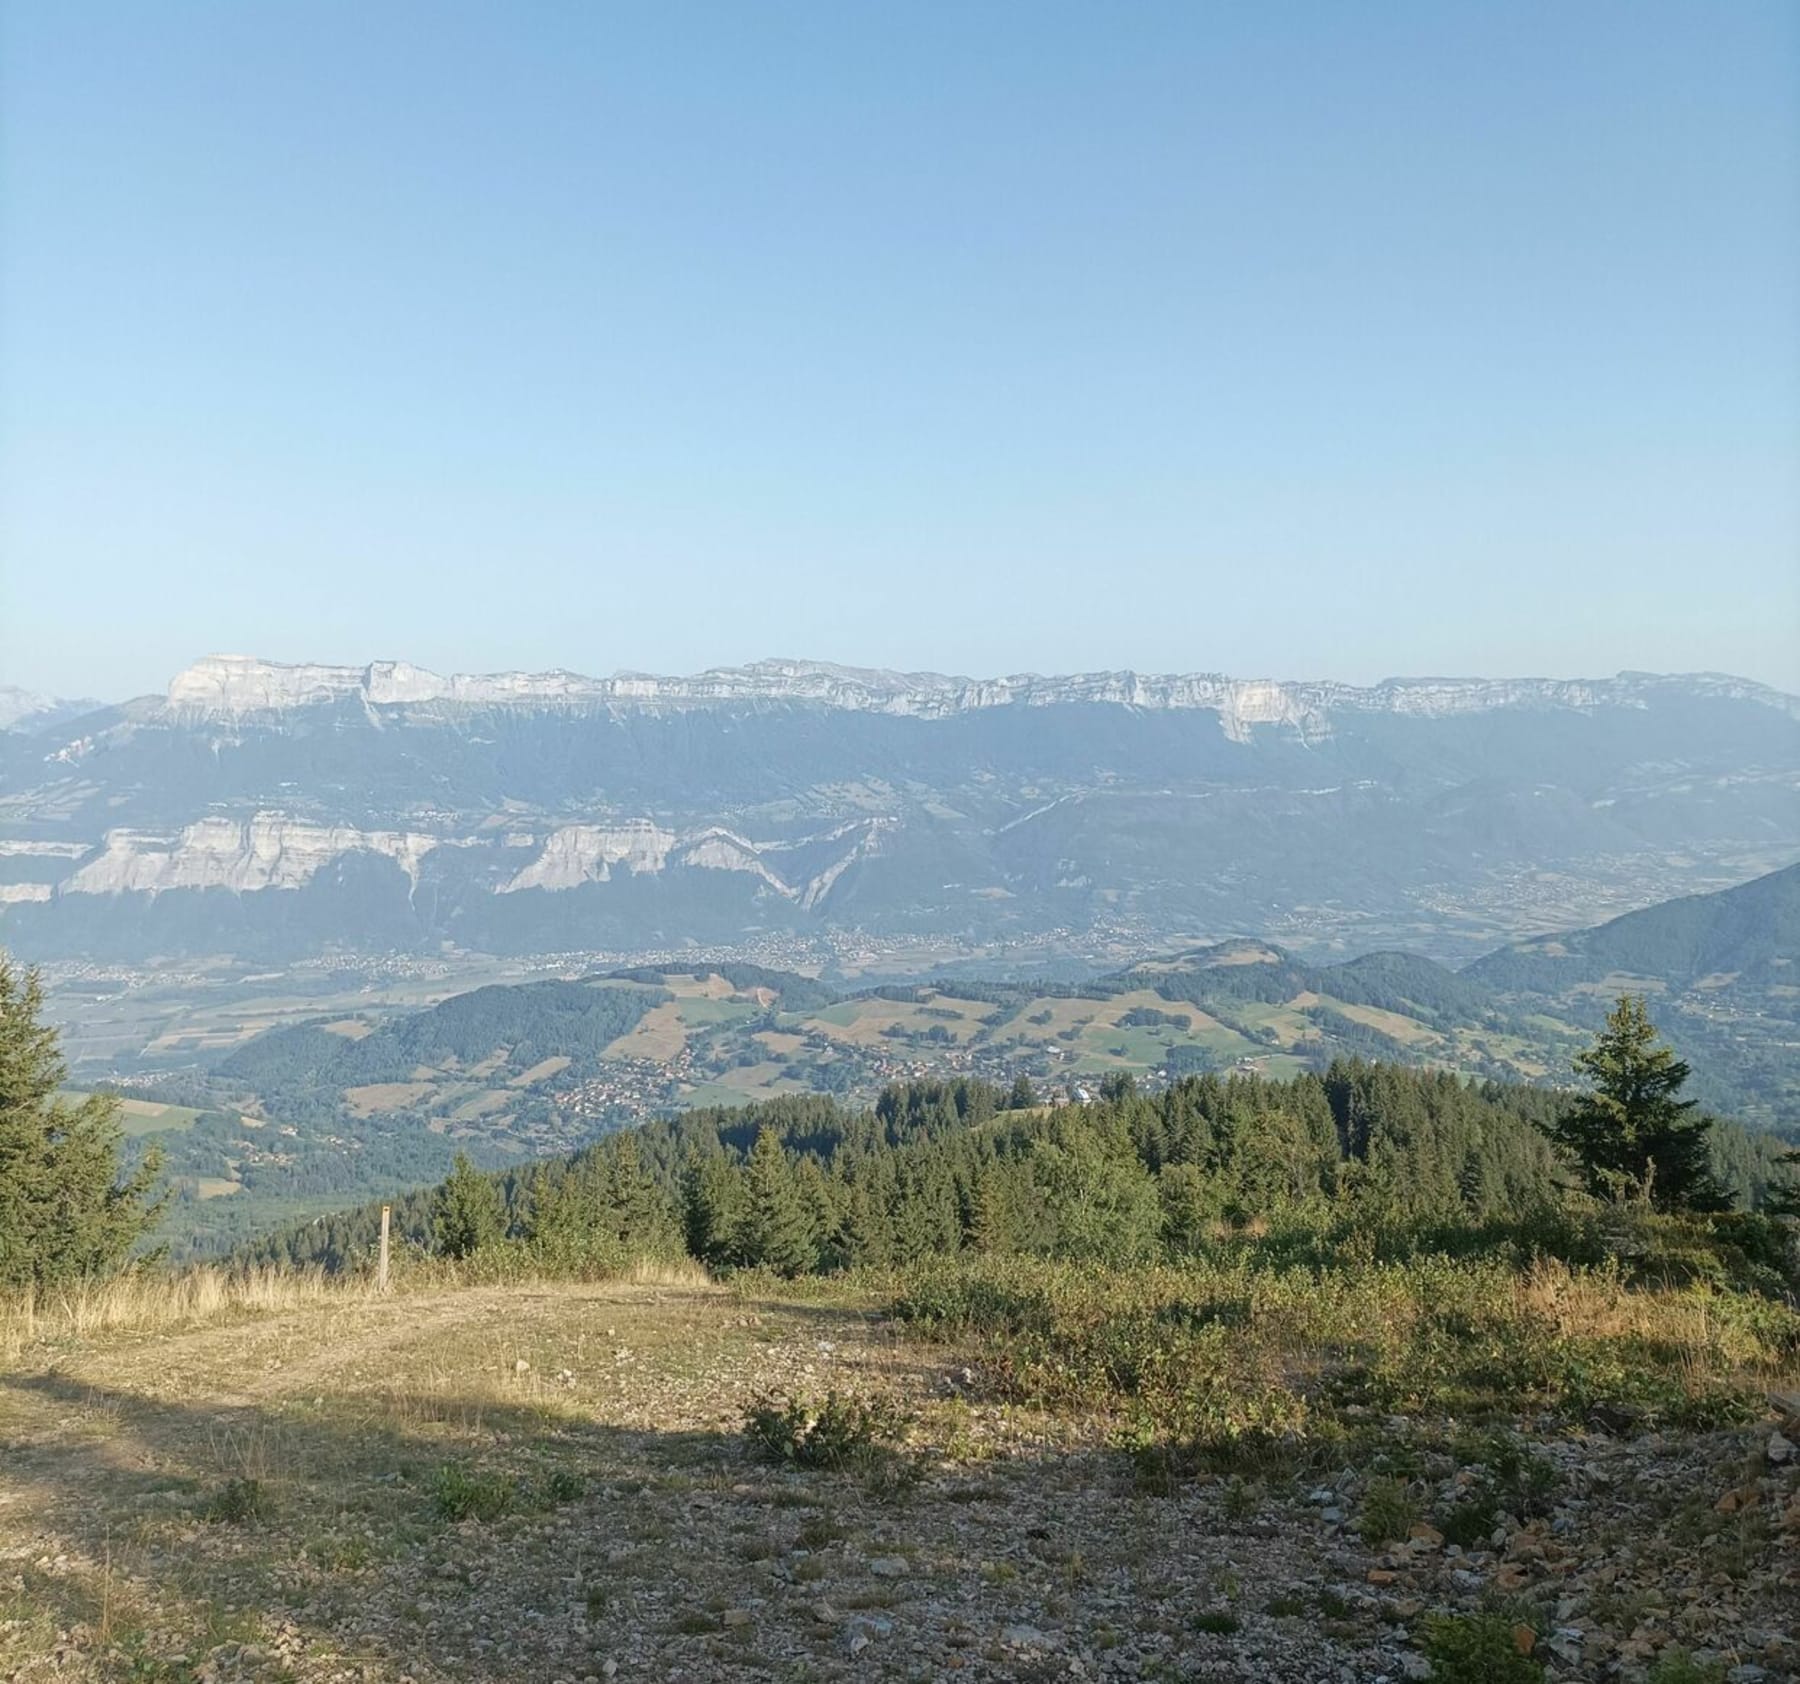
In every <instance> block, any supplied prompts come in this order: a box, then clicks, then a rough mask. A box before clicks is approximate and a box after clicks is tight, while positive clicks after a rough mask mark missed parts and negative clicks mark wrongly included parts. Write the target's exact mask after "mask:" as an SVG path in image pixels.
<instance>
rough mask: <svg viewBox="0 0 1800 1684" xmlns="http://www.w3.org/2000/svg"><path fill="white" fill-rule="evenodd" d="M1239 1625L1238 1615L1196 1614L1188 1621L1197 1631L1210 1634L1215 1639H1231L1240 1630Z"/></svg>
mask: <svg viewBox="0 0 1800 1684" xmlns="http://www.w3.org/2000/svg"><path fill="white" fill-rule="evenodd" d="M1238 1623H1239V1622H1238V1617H1237V1615H1235V1614H1225V1613H1219V1612H1211V1613H1205V1614H1196V1615H1195V1616H1194V1617H1193V1619H1191V1620H1190V1621H1188V1624H1189V1625H1191V1626H1192V1627H1193V1628H1194V1630H1195V1631H1204V1632H1209V1633H1211V1634H1212V1635H1213V1636H1215V1637H1229V1636H1230V1635H1231V1634H1232V1633H1233V1632H1234V1631H1236V1630H1237V1629H1238Z"/></svg>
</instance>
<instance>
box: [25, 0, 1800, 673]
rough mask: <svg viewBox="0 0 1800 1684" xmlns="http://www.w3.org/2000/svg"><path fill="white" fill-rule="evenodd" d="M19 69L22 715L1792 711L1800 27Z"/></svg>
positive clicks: (186, 7)
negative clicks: (506, 690)
mask: <svg viewBox="0 0 1800 1684" xmlns="http://www.w3.org/2000/svg"><path fill="white" fill-rule="evenodd" d="M0 62H3V64H4V71H3V76H4V81H3V83H0V101H3V109H4V131H3V133H0V143H3V144H0V207H3V208H0V357H3V362H0V371H3V372H0V546H3V547H0V680H4V681H10V682H14V683H22V684H25V685H28V686H31V687H35V688H41V689H48V690H52V691H59V692H63V693H68V692H71V691H81V692H88V693H96V694H100V695H104V696H119V695H125V694H131V693H135V692H140V691H144V690H148V689H153V688H158V687H160V686H161V685H162V684H163V683H164V682H165V681H166V679H167V677H168V675H169V674H170V673H171V672H172V671H173V670H175V669H176V668H177V667H179V666H181V665H182V664H184V663H185V662H186V661H187V660H189V659H191V658H192V657H193V656H195V655H198V654H201V653H204V652H208V651H215V650H236V651H243V652H252V653H258V654H263V655H267V656H270V657H272V658H276V659H324V660H340V661H362V660H367V659H370V658H372V657H378V656H404V657H407V658H410V659H412V660H415V661H419V662H421V663H424V664H427V665H431V666H435V667H438V668H442V669H460V670H487V669H494V668H501V667H534V668H535V667H549V666H566V667H572V668H576V669H578V670H584V671H594V672H600V671H610V670H613V669H614V668H617V667H639V668H649V669H653V670H691V669H694V668H697V667H701V666H705V665H712V664H718V663H726V662H735V661H742V660H749V659H754V658H756V657H758V656H762V655H769V654H792V655H809V656H815V657H821V658H828V659H836V660H842V661H849V662H855V663H865V664H875V665H896V666H907V667H933V668H943V669H950V670H957V671H964V672H976V673H985V672H1001V671H1019V670H1026V669H1037V670H1046V671H1047V670H1068V669H1075V668H1091V667H1117V666H1135V667H1138V668H1141V669H1151V670H1167V669H1207V670H1220V671H1227V672H1233V673H1239V674H1245V675H1262V674H1268V675H1275V676H1284V677H1305V676H1329V677H1341V678H1347V679H1357V680H1366V679H1372V678H1376V677H1380V676H1383V675H1386V674H1390V673H1475V672H1479V673H1495V674H1509V673H1540V672H1542V673H1594V672H1609V671H1613V670H1616V669H1618V668H1621V667H1640V668H1650V669H1688V668H1713V669H1723V670H1729V671H1737V672H1742V673H1746V674H1749V675H1751V676H1755V677H1759V678H1764V679H1767V680H1771V681H1774V682H1778V683H1782V684H1784V685H1787V686H1790V687H1793V688H1797V689H1800V306H1797V304H1796V299H1797V298H1800V92H1797V89H1800V72H1797V69H1796V67H1797V66H1800V11H1796V9H1795V8H1794V7H1792V6H1791V5H1790V4H1787V3H1786V0H1780V3H1773V0H1771V3H1768V4H1753V3H1740V0H1705V3H1702V4H1691V5H1673V4H1657V3H1655V0H1631V3H1627V4H1616V5H1615V4H1601V3H1586V0H1582V3H1576V4H1569V3H1568V0H1557V3H1555V4H1544V5H1534V4H1529V3H1509V4H1503V5H1466V4H1461V3H1458V0H1426V3H1420V4H1388V3H1381V4H1351V3H1349V0H1342V3H1335V4H1328V5H1327V4H1319V5H1307V4H1301V3H1288V4H1278V5H1254V4H1225V3H1202V0H1180V3H1176V4H1168V5H1161V4H1133V3H1124V4H1120V5H1104V6H1103V5H1099V4H1084V5H1062V4H1055V3H1044V0H1034V3H1032V4H1025V3H1023V0H1020V3H1017V4H1007V5H998V4H980V3H975V4H960V3H959V4H951V3H948V0H946V3H943V4H923V5H883V6H878V5H874V4H860V3H858V4H841V3H835V0H818V3H814V4H808V5H781V4H773V5H772V4H761V3H757V0H730V3H728V4H720V5H716V6H715V5H697V4H686V3H680V0H656V3H644V4H631V5H626V4H605V3H596V4H577V3H575V0H566V3H558V4H532V3H520V0H511V3H508V4H499V3H498V0H492V3H488V4H482V5H465V4H455V3H446V0H431V3H430V4H410V3H406V0H383V3H382V4H378V5H369V4H367V3H366V0H356V3H354V4H343V3H333V0H306V3H304V4H285V3H281V0H257V3H254V4H251V3H244V0H233V3H231V4H195V3H189V0H159V3H157V4H149V3H145V0H133V3H131V4H109V3H104V0H85V3H84V0H76V3H73V4H71V3H69V0H10V3H9V4H8V5H7V7H6V9H5V25H4V36H3V37H0Z"/></svg>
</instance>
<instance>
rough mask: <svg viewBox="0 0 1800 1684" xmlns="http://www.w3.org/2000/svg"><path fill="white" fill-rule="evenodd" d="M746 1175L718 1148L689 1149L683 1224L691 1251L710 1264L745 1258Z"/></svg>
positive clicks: (725, 1264) (722, 1265)
mask: <svg viewBox="0 0 1800 1684" xmlns="http://www.w3.org/2000/svg"><path fill="white" fill-rule="evenodd" d="M744 1204H745V1195H744V1177H743V1172H742V1171H741V1170H739V1168H738V1166H737V1165H736V1164H735V1163H733V1162H732V1161H731V1160H730V1159H729V1158H727V1157H726V1156H725V1154H724V1153H723V1152H721V1151H720V1150H719V1145H718V1141H717V1140H716V1139H715V1140H714V1141H713V1142H712V1146H711V1149H710V1150H702V1149H700V1148H695V1149H694V1150H693V1151H691V1152H689V1154H688V1160H687V1168H686V1169H685V1170H684V1171H683V1173H682V1178H681V1226H682V1232H683V1236H684V1238H685V1239H686V1241H687V1248H688V1252H689V1254H690V1255H692V1256H694V1257H696V1258H698V1259H699V1260H700V1261H701V1262H702V1263H704V1264H706V1265H707V1267H708V1268H712V1269H723V1268H728V1267H729V1266H730V1265H732V1264H733V1263H739V1262H741V1261H743V1258H742V1254H741V1245H740V1241H741V1237H742V1232H743V1223H744Z"/></svg>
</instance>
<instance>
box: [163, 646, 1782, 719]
mask: <svg viewBox="0 0 1800 1684" xmlns="http://www.w3.org/2000/svg"><path fill="white" fill-rule="evenodd" d="M1666 687H1675V688H1678V689H1681V690H1685V691H1691V692H1694V693H1701V694H1706V695H1710V696H1715V697H1719V698H1723V699H1728V700H1737V701H1754V702H1757V703H1759V704H1761V705H1764V706H1768V707H1773V708H1777V709H1779V710H1782V711H1785V712H1787V713H1788V714H1789V715H1791V716H1793V717H1797V718H1800V697H1794V696H1788V695H1785V694H1783V693H1782V692H1781V691H1778V690H1773V689H1771V688H1769V687H1768V686H1766V685H1761V684H1757V683H1754V682H1752V681H1751V680H1748V679H1739V678H1733V677H1730V676H1728V675H1725V674H1719V673H1694V674H1682V675H1674V676H1670V677H1660V676H1657V675H1655V674H1648V673H1620V674H1618V675H1617V676H1616V677H1613V678H1604V679H1543V678H1526V679H1503V680H1492V679H1480V678H1390V679H1385V680H1383V681H1382V682H1381V683H1379V684H1374V685H1368V686H1358V685H1350V684H1338V683H1330V682H1321V681H1309V682H1289V681H1282V680H1275V679H1237V678H1230V677H1227V676H1225V675H1223V674H1220V673H1136V672H1129V671H1121V672H1089V673H1074V674H1069V675H1066V676H1061V677H1057V676H1049V677H1046V676H1042V675H1039V674H1036V673H1025V674H1014V675H1011V676H1008V677H1004V678H986V679H975V678H966V677H957V676H950V675H947V674H943V673H933V672H905V673H903V672H892V671H886V670H881V669H874V668H865V667H846V666H838V665H834V664H832V663H830V662H824V661H792V660H766V661H757V662H753V663H752V664H751V665H749V666H746V667H721V668H714V669H711V670H709V671H706V672H703V673H698V674H694V675H692V676H688V677H668V676H658V675H654V674H650V673H636V672H624V673H617V674H614V675H613V676H611V677H608V678H590V677H587V676H584V675H583V674H580V673H574V672H568V671H553V672H542V673H525V672H502V673H487V674H462V673H459V674H454V675H451V676H449V677H445V676H442V675H440V674H438V673H434V672H431V671H429V670H427V669H426V668H423V667H417V666H414V665H413V664H412V663H410V662H408V661H374V662H371V663H370V664H368V665H367V666H363V667H351V666H329V665H323V664H307V665H287V664H282V663H279V662H274V661H263V660H258V659H256V658H255V657H253V656H238V655H213V656H207V657H205V658H203V659H202V660H200V661H197V662H195V663H194V665H192V666H191V667H188V668H187V669H186V670H184V671H183V672H181V673H178V674H177V675H176V677H175V678H174V679H173V680H172V681H171V682H170V685H169V690H168V697H167V702H166V706H167V708H168V709H169V710H170V711H171V712H174V713H176V714H178V715H184V716H185V715H190V714H195V715H200V716H203V717H215V716H216V717H224V718H236V717H239V716H241V715H244V714H250V713H265V712H285V711H289V710H292V709H295V708H303V707H312V706H318V705H321V704H325V703H329V702H332V701H337V700H342V699H346V698H348V699H353V700H357V701H361V702H363V703H365V704H367V705H368V706H370V707H372V708H388V707H397V708H405V707H409V706H413V705H418V704H429V703H443V704H448V705H450V706H453V707H467V708H485V707H496V706H500V707H509V706H523V707H600V706H612V707H619V708H625V709H629V708H634V707H656V706H697V705H698V706H703V705H706V704H709V703H741V702H763V701H775V702H812V703H820V704H823V705H825V706H827V707H832V708H845V709H855V710H866V711H873V712H880V713H893V714H900V715H906V716H915V717H924V718H930V717H941V716H943V715H945V714H949V713H959V712H966V711H968V710H970V709H973V708H990V707H1011V706H1027V707H1052V706H1064V705H1068V704H1070V703H1078V702H1106V703H1113V704H1117V705H1121V706H1128V707H1139V708H1201V709H1206V710H1208V711H1212V712H1216V713H1218V715H1219V717H1220V721H1221V724H1222V726H1223V728H1224V729H1225V732H1226V734H1227V735H1228V736H1237V735H1238V734H1239V733H1241V732H1242V731H1243V730H1244V729H1245V728H1246V727H1248V726H1250V725H1263V724H1284V725H1296V726H1307V727H1310V728H1311V729H1313V730H1326V729H1329V719H1330V715H1331V714H1332V713H1334V712H1379V713H1400V714H1416V715H1422V716H1425V717H1433V716H1436V715H1441V714H1446V713H1465V712H1475V711H1481V710H1483V709H1487V708H1495V707H1511V706H1518V705H1540V706H1554V707H1596V706H1619V705H1627V706H1641V705H1644V703H1645V699H1646V698H1647V697H1648V696H1649V695H1652V694H1654V693H1656V692H1657V691H1659V690H1661V689H1664V688H1666Z"/></svg>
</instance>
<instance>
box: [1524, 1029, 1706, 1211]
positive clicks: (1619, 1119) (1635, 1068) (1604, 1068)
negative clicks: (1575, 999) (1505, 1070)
mask: <svg viewBox="0 0 1800 1684" xmlns="http://www.w3.org/2000/svg"><path fill="white" fill-rule="evenodd" d="M1575 1068H1576V1069H1577V1070H1578V1071H1579V1072H1580V1073H1581V1074H1582V1075H1584V1076H1586V1077H1587V1078H1588V1080H1589V1081H1590V1082H1592V1083H1593V1087H1592V1090H1591V1091H1590V1092H1588V1093H1585V1094H1583V1095H1581V1097H1580V1098H1579V1099H1577V1100H1576V1101H1575V1103H1574V1104H1573V1105H1571V1106H1570V1107H1569V1108H1568V1109H1567V1110H1566V1111H1564V1112H1563V1114H1562V1115H1561V1116H1560V1117H1559V1118H1557V1120H1556V1122H1555V1123H1554V1124H1553V1125H1552V1126H1551V1128H1550V1130H1549V1133H1550V1138H1551V1139H1552V1140H1553V1141H1554V1142H1555V1143H1556V1144H1557V1145H1558V1146H1560V1147H1561V1148H1562V1149H1563V1151H1564V1152H1566V1153H1567V1154H1568V1155H1569V1156H1570V1158H1572V1159H1573V1160H1574V1163H1575V1167H1576V1168H1577V1170H1578V1171H1579V1172H1580V1174H1581V1177H1582V1181H1583V1183H1584V1185H1585V1186H1586V1187H1587V1190H1588V1191H1589V1192H1590V1193H1593V1194H1594V1195H1595V1196H1596V1197H1599V1198H1606V1199H1614V1200H1618V1201H1621V1202H1623V1201H1634V1202H1641V1203H1646V1204H1649V1205H1651V1206H1653V1207H1654V1208H1655V1209H1657V1210H1721V1209H1723V1208H1724V1207H1725V1204H1726V1199H1725V1196H1724V1193H1723V1192H1722V1190H1721V1189H1720V1187H1719V1185H1718V1183H1717V1182H1716V1181H1715V1180H1714V1179H1713V1174H1712V1169H1711V1163H1710V1158H1709V1153H1708V1141H1707V1135H1708V1133H1709V1132H1710V1130H1711V1129H1712V1122H1713V1120H1712V1118H1711V1117H1708V1116H1704V1115H1696V1114H1695V1102H1694V1101H1693V1100H1691V1099H1678V1098H1677V1097H1676V1095H1677V1094H1679V1093H1680V1091H1681V1088H1682V1085H1683V1084H1684V1083H1685V1082H1686V1081H1687V1079H1688V1076H1689V1074H1690V1072H1689V1068H1688V1066H1687V1064H1686V1063H1684V1062H1683V1061H1682V1060H1681V1059H1679V1058H1677V1057H1676V1056H1675V1053H1674V1051H1673V1049H1672V1048H1669V1047H1667V1046H1664V1045H1662V1044H1661V1043H1660V1042H1659V1041H1658V1039H1657V1032H1656V1026H1655V1025H1654V1024H1653V1023H1651V1021H1650V1014H1649V1013H1648V1012H1647V1011H1646V1010H1645V1008H1644V1002H1643V999H1642V998H1641V997H1639V996H1636V995H1631V994H1625V995H1621V996H1620V998H1619V1003H1618V1004H1617V1005H1616V1006H1615V1007H1614V1008H1613V1009H1612V1011H1611V1012H1609V1013H1608V1014H1607V1018H1606V1026H1605V1028H1603V1029H1602V1030H1601V1031H1600V1034H1599V1036H1598V1037H1597V1038H1596V1040H1595V1042H1594V1044H1593V1046H1591V1047H1590V1048H1588V1049H1587V1050H1586V1051H1585V1052H1581V1053H1577V1054H1576V1056H1575Z"/></svg>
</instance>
